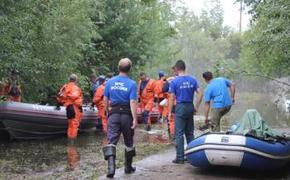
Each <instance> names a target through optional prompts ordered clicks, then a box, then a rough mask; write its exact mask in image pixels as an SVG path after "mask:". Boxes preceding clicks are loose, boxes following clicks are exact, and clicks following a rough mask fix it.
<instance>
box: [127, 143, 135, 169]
mask: <svg viewBox="0 0 290 180" xmlns="http://www.w3.org/2000/svg"><path fill="white" fill-rule="evenodd" d="M134 156H136V151H135V147H134V148H133V149H132V150H129V151H128V150H127V149H125V174H131V173H134V172H135V171H136V168H135V167H132V162H133V157H134Z"/></svg>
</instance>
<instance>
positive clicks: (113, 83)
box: [103, 58, 137, 178]
mask: <svg viewBox="0 0 290 180" xmlns="http://www.w3.org/2000/svg"><path fill="white" fill-rule="evenodd" d="M131 66H132V62H131V60H130V59H128V58H124V59H121V60H120V61H119V64H118V70H119V75H118V76H115V77H113V78H112V79H110V80H109V81H108V82H107V83H106V86H105V91H104V103H105V108H106V111H107V112H108V111H109V110H108V109H109V101H110V104H111V108H112V109H111V111H110V112H108V114H109V119H108V129H107V130H108V132H107V141H108V145H106V146H105V147H104V148H103V153H104V157H105V160H107V161H108V173H107V177H109V178H112V177H114V174H115V167H116V165H115V158H116V145H117V143H118V141H119V137H120V135H121V133H122V134H123V137H124V143H125V173H126V174H128V173H133V172H135V170H136V168H135V167H132V162H133V157H134V156H135V155H136V151H135V147H134V141H133V137H134V129H135V127H136V125H137V85H136V82H135V81H133V80H131V79H130V78H129V77H128V73H129V71H130V69H131Z"/></svg>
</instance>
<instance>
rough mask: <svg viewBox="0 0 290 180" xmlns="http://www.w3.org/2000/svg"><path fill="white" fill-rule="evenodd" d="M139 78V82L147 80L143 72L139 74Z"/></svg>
mask: <svg viewBox="0 0 290 180" xmlns="http://www.w3.org/2000/svg"><path fill="white" fill-rule="evenodd" d="M139 77H140V79H141V81H145V80H146V79H147V76H146V74H145V73H144V72H140V74H139Z"/></svg>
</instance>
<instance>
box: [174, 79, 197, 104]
mask: <svg viewBox="0 0 290 180" xmlns="http://www.w3.org/2000/svg"><path fill="white" fill-rule="evenodd" d="M198 88H199V85H198V82H197V80H196V79H195V78H194V77H191V76H177V77H176V78H175V79H174V80H172V81H171V82H170V85H169V92H170V93H174V94H175V96H176V102H177V103H192V102H193V97H194V92H195V91H196V90H197V89H198Z"/></svg>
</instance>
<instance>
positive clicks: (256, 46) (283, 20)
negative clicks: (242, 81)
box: [242, 0, 290, 77]
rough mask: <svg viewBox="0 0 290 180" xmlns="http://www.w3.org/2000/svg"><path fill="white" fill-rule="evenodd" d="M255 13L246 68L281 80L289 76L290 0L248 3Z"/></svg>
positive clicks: (248, 41)
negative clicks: (282, 77)
mask: <svg viewBox="0 0 290 180" xmlns="http://www.w3.org/2000/svg"><path fill="white" fill-rule="evenodd" d="M245 3H246V5H248V6H249V7H250V11H249V12H250V13H252V14H253V17H254V18H253V22H252V28H251V30H250V31H249V32H247V33H246V35H245V39H246V44H245V46H244V48H243V53H242V56H243V61H244V64H245V65H246V67H247V69H250V70H251V71H255V72H261V73H262V74H265V75H271V76H274V77H281V76H285V75H289V74H290V73H289V72H290V71H289V70H290V53H289V45H290V36H289V32H290V23H289V18H290V1H288V0H267V1H261V0H257V1H248V0H246V1H245Z"/></svg>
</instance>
